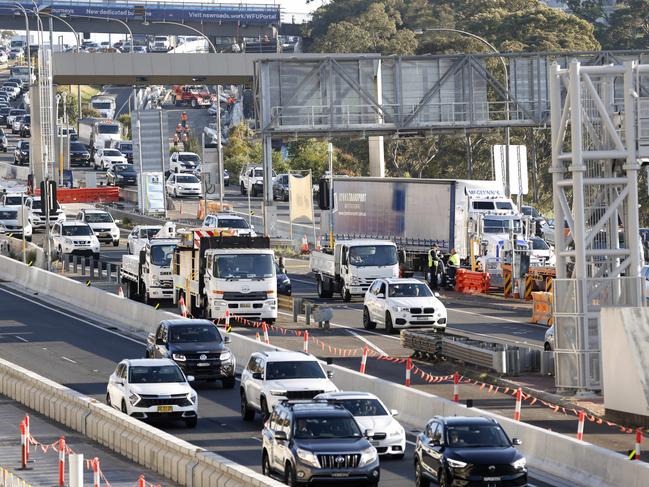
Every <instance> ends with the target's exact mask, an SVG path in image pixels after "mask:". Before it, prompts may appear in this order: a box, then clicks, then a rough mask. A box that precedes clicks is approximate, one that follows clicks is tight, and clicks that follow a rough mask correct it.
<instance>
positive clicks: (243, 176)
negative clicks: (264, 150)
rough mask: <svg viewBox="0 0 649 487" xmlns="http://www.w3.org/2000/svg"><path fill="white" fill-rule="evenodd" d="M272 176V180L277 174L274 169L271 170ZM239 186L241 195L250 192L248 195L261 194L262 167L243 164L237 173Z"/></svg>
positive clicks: (262, 182)
mask: <svg viewBox="0 0 649 487" xmlns="http://www.w3.org/2000/svg"><path fill="white" fill-rule="evenodd" d="M272 176H273V181H274V180H275V177H276V176H277V174H276V173H275V171H273V175H272ZM271 184H272V181H271ZM239 186H240V189H241V194H242V195H246V194H248V192H250V196H261V195H262V194H263V192H264V168H263V167H261V166H244V168H243V169H242V170H241V173H240V174H239Z"/></svg>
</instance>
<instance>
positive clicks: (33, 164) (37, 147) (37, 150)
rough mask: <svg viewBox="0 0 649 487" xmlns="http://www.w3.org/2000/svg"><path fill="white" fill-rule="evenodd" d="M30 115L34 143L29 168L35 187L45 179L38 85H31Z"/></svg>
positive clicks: (30, 152)
mask: <svg viewBox="0 0 649 487" xmlns="http://www.w3.org/2000/svg"><path fill="white" fill-rule="evenodd" d="M29 101H30V109H29V110H30V115H31V121H32V126H31V130H32V136H31V141H32V143H31V144H29V168H30V172H31V173H32V174H33V175H34V188H38V187H39V185H40V184H41V181H43V155H42V154H41V144H40V143H39V141H40V140H41V110H40V106H41V105H40V97H39V93H38V85H31V86H30V87H29Z"/></svg>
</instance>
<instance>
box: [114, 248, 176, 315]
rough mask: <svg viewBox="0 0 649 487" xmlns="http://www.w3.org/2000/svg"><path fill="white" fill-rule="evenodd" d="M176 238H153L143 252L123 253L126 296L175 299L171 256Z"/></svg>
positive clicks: (146, 298) (123, 276)
mask: <svg viewBox="0 0 649 487" xmlns="http://www.w3.org/2000/svg"><path fill="white" fill-rule="evenodd" d="M178 241H179V240H178V239H176V238H152V239H151V241H150V242H149V243H147V244H146V245H145V246H144V247H143V248H142V249H141V250H140V252H139V253H137V254H135V255H123V256H122V269H121V276H122V284H123V285H124V286H125V288H126V289H125V293H126V296H127V297H129V298H131V299H137V300H140V301H144V302H145V303H149V302H151V301H153V300H156V301H157V300H163V299H166V300H171V299H172V298H173V278H172V276H171V258H172V256H173V252H174V249H175V248H176V245H177V244H178Z"/></svg>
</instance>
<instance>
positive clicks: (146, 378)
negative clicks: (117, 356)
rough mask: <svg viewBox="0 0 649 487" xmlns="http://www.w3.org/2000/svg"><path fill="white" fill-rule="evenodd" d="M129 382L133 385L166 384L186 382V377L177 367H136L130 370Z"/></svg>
mask: <svg viewBox="0 0 649 487" xmlns="http://www.w3.org/2000/svg"><path fill="white" fill-rule="evenodd" d="M128 381H129V383H131V384H164V383H168V382H185V376H184V375H183V373H182V372H181V371H180V369H179V368H178V366H177V365H157V366H156V365H154V366H144V365H134V366H132V367H131V368H129V370H128Z"/></svg>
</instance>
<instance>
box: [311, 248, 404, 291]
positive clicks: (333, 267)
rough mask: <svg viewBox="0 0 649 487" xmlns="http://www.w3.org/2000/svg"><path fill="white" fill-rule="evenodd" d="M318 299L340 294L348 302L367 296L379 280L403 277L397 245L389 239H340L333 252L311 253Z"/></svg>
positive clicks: (330, 250)
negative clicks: (400, 273) (355, 297)
mask: <svg viewBox="0 0 649 487" xmlns="http://www.w3.org/2000/svg"><path fill="white" fill-rule="evenodd" d="M309 264H310V267H311V271H312V272H313V273H314V274H315V276H316V282H317V287H318V296H320V297H321V298H330V297H332V296H333V294H334V293H335V292H339V293H340V295H341V296H342V298H343V300H344V301H349V300H351V298H352V296H364V295H365V292H366V291H367V290H368V288H369V287H370V285H371V284H372V282H373V281H374V280H375V279H379V278H384V277H399V259H398V255H397V246H396V245H395V244H394V243H393V242H390V241H388V240H369V239H357V240H340V241H338V242H336V243H335V245H334V248H333V249H324V250H322V251H316V252H313V253H311V257H310V260H309Z"/></svg>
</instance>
